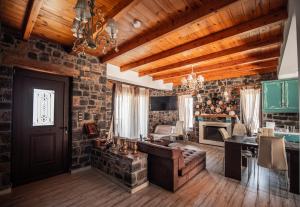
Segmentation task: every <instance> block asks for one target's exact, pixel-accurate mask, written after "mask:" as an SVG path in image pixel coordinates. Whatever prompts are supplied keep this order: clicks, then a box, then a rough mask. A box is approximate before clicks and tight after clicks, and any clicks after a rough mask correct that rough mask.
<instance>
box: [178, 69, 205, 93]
mask: <svg viewBox="0 0 300 207" xmlns="http://www.w3.org/2000/svg"><path fill="white" fill-rule="evenodd" d="M203 85H204V77H203V76H202V75H198V77H197V74H196V73H194V65H192V73H191V74H189V75H188V76H187V78H185V77H184V78H182V79H181V87H182V88H183V89H185V90H188V91H196V90H200V89H202V88H203Z"/></svg>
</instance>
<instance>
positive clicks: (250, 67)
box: [163, 59, 278, 83]
mask: <svg viewBox="0 0 300 207" xmlns="http://www.w3.org/2000/svg"><path fill="white" fill-rule="evenodd" d="M277 66H278V59H274V60H267V61H265V60H263V61H259V62H257V63H248V64H245V65H236V66H232V67H226V68H225V69H220V70H213V71H204V72H200V73H196V74H197V75H207V74H217V73H223V74H226V73H227V72H228V71H251V70H257V69H258V70H259V69H265V68H269V67H277ZM224 71H226V72H224ZM183 77H187V75H182V76H176V77H170V78H164V79H163V80H164V81H165V82H166V83H168V82H172V81H173V80H181V79H182V78H183Z"/></svg>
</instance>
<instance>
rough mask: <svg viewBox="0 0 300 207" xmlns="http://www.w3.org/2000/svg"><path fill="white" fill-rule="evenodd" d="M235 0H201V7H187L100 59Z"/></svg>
mask: <svg viewBox="0 0 300 207" xmlns="http://www.w3.org/2000/svg"><path fill="white" fill-rule="evenodd" d="M236 1H237V0H222V1H220V0H204V1H202V3H203V4H202V5H201V7H197V8H194V9H188V10H187V11H186V12H184V13H180V14H179V15H175V16H173V17H172V18H171V19H170V20H167V21H165V22H163V23H161V24H159V25H157V26H155V27H153V28H151V29H150V30H148V31H146V32H144V33H143V34H140V35H138V36H137V37H135V38H133V39H131V40H129V41H127V42H125V43H124V44H122V45H121V46H120V47H119V51H118V53H116V52H113V51H111V52H109V53H108V54H107V55H104V56H103V57H102V58H101V59H102V61H103V62H107V61H109V60H111V59H113V58H116V57H118V56H120V55H122V54H124V53H126V52H128V51H130V50H133V49H135V48H137V47H140V46H142V45H144V44H146V43H148V42H150V41H154V40H156V39H158V38H162V37H165V36H166V35H168V34H169V33H170V32H172V31H174V30H176V29H179V28H181V27H183V26H186V25H188V24H192V23H194V22H195V21H199V20H201V19H203V18H205V17H207V15H210V14H213V13H215V12H216V11H217V10H219V9H222V8H224V7H225V6H228V5H230V4H231V3H233V2H236Z"/></svg>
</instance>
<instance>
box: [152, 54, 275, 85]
mask: <svg viewBox="0 0 300 207" xmlns="http://www.w3.org/2000/svg"><path fill="white" fill-rule="evenodd" d="M279 56H280V52H279V51H274V52H270V53H265V54H261V55H257V56H253V57H251V56H250V57H246V58H242V59H237V60H231V61H227V62H221V63H216V64H211V65H206V66H198V67H194V72H195V73H200V72H202V73H203V72H212V71H219V70H224V71H225V70H226V69H228V68H231V67H233V66H238V65H245V64H252V65H254V64H256V63H260V62H262V61H266V60H270V59H272V60H276V61H277V59H278V57H279ZM191 72H192V71H191V69H185V70H184V71H180V72H172V73H167V74H162V75H153V76H152V78H153V80H160V79H166V78H171V77H176V76H184V75H188V74H190V73H191Z"/></svg>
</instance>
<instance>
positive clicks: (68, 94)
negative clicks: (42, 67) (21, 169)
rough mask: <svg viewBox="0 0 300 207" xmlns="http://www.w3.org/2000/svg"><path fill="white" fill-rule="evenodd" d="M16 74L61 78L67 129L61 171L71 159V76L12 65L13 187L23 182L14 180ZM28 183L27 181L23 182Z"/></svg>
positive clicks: (65, 168)
mask: <svg viewBox="0 0 300 207" xmlns="http://www.w3.org/2000/svg"><path fill="white" fill-rule="evenodd" d="M17 75H21V76H29V77H36V78H39V79H45V80H56V81H57V80H61V81H63V82H64V83H65V87H64V103H65V104H64V109H63V111H64V112H63V113H64V126H67V131H68V133H67V134H66V133H64V137H63V139H64V140H66V141H67V142H66V146H65V149H66V152H64V151H63V154H65V156H66V157H65V159H64V160H63V165H64V169H63V173H66V172H70V169H71V160H72V134H71V132H72V130H71V127H72V111H71V109H72V95H71V94H72V88H71V86H72V78H70V77H67V76H58V75H53V74H49V73H43V72H36V71H31V70H28V69H25V68H20V67H13V86H12V126H11V130H12V132H11V134H12V140H11V167H10V168H11V183H12V186H13V187H15V186H17V185H22V184H23V183H17V182H16V163H15V162H16V147H15V146H16V139H15V136H16V132H15V130H14V127H15V120H16V119H17V117H18V115H17V114H16V113H15V110H14V108H15V102H14V99H15V96H16V91H15V88H16V86H15V85H16V81H15V77H16V76H17ZM43 75H44V76H46V77H45V78H43V77H42V76H43ZM55 175H57V174H54V175H50V177H51V176H55ZM47 177H49V176H45V177H42V178H41V179H45V178H47ZM32 181H35V179H32V180H31V179H30V180H29V182H32ZM25 183H28V182H27V181H25V182H24V184H25Z"/></svg>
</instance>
